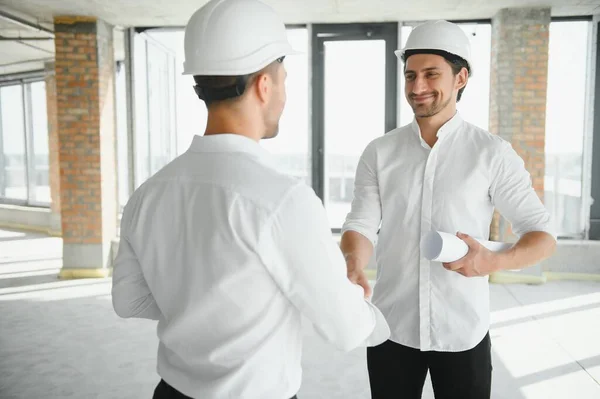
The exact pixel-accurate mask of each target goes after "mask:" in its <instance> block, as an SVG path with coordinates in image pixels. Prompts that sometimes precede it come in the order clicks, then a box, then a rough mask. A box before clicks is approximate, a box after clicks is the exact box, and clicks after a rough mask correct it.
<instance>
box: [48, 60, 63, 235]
mask: <svg viewBox="0 0 600 399" xmlns="http://www.w3.org/2000/svg"><path fill="white" fill-rule="evenodd" d="M54 69H55V66H54V62H47V63H46V64H45V71H46V76H45V81H46V112H47V114H48V146H49V150H50V151H49V162H48V163H49V171H48V173H49V178H50V198H51V203H50V227H49V231H48V233H49V234H50V235H52V236H61V235H62V231H61V230H62V227H61V221H60V164H59V159H58V158H59V157H58V149H59V147H58V119H57V114H56V74H55V70H54Z"/></svg>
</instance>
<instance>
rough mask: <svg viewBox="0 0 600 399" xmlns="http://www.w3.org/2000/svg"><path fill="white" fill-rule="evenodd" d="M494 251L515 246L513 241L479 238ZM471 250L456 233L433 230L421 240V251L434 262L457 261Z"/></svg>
mask: <svg viewBox="0 0 600 399" xmlns="http://www.w3.org/2000/svg"><path fill="white" fill-rule="evenodd" d="M477 241H479V243H480V244H481V245H483V246H484V247H486V248H487V249H489V250H490V251H493V252H501V251H504V250H506V249H509V248H510V247H512V246H513V244H511V243H506V242H497V241H487V240H479V239H478V240H477ZM467 252H469V246H468V245H467V243H465V242H464V241H463V240H461V239H460V238H458V237H457V236H455V235H454V234H449V233H444V232H441V231H436V230H432V231H430V232H429V233H427V234H426V235H425V237H423V239H422V241H421V253H422V254H423V257H424V258H425V259H427V260H430V261H434V262H444V263H450V262H455V261H457V260H459V259H460V258H462V257H463V256H465V255H466V254H467Z"/></svg>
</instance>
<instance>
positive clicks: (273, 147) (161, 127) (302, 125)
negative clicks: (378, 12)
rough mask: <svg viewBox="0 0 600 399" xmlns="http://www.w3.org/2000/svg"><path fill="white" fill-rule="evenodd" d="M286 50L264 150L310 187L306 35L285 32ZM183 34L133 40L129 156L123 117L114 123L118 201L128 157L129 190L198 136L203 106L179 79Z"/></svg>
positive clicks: (187, 80) (120, 81)
mask: <svg viewBox="0 0 600 399" xmlns="http://www.w3.org/2000/svg"><path fill="white" fill-rule="evenodd" d="M288 36H289V40H290V42H291V44H292V46H293V47H294V48H295V49H297V50H299V51H301V52H302V54H300V55H294V56H290V57H288V58H286V60H285V66H286V69H287V71H288V78H287V81H286V86H287V99H288V100H287V101H288V102H287V105H286V109H285V111H284V114H283V116H282V118H281V123H280V129H279V130H280V133H279V136H278V137H277V138H275V139H272V140H265V141H263V142H262V143H261V144H262V145H264V147H266V148H267V149H268V150H269V151H270V152H272V153H273V154H274V155H275V157H276V158H277V162H278V164H279V167H280V169H281V170H283V171H285V172H286V173H288V174H290V175H293V176H296V177H298V178H300V179H303V180H305V181H306V182H307V183H309V184H310V178H311V174H310V170H311V168H310V159H311V158H310V129H309V116H308V115H309V99H308V93H309V81H308V76H309V73H308V70H309V63H308V42H309V38H308V32H307V29H305V28H291V29H289V30H288ZM183 42H184V32H183V30H181V29H151V30H146V31H144V32H143V33H136V34H135V35H134V39H133V54H132V57H133V71H132V72H133V73H132V75H133V76H132V88H133V93H132V94H133V105H134V106H133V117H134V123H133V127H134V151H133V154H128V153H126V152H125V151H127V144H126V141H127V132H126V130H127V126H126V125H125V124H124V123H125V119H124V118H126V117H127V115H126V114H125V113H123V114H122V115H121V116H120V117H119V120H120V121H121V123H120V124H119V126H120V128H119V131H120V133H119V135H118V140H119V143H118V148H119V200H120V203H121V205H124V204H125V203H126V201H127V198H128V197H129V195H130V194H131V193H130V187H129V185H128V184H127V183H128V181H129V178H130V175H128V174H127V170H128V169H127V160H128V157H131V156H133V159H134V165H135V167H134V177H135V179H134V180H135V187H137V186H139V185H140V184H142V183H143V182H144V181H145V180H146V179H147V178H148V177H150V176H151V175H153V174H154V173H156V172H157V171H158V170H159V169H160V168H161V167H163V166H164V165H165V164H166V163H167V162H169V161H170V160H172V159H173V158H175V156H177V155H179V154H181V153H183V152H184V151H186V150H187V149H188V148H189V146H190V143H191V141H192V138H193V137H194V135H202V134H204V130H205V128H206V118H207V111H206V106H205V105H204V103H203V102H202V101H200V100H199V99H198V97H197V96H196V94H195V92H194V89H193V86H194V81H193V79H192V77H191V76H187V75H182V72H183V62H184V59H185V55H184V48H183ZM124 88H125V76H124V75H123V74H122V73H119V74H118V75H117V93H118V94H119V97H120V98H121V100H122V101H121V102H120V104H121V105H120V108H121V107H124V106H125V102H124V101H125V96H124V94H123V90H124Z"/></svg>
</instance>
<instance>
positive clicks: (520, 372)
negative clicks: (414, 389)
mask: <svg viewBox="0 0 600 399" xmlns="http://www.w3.org/2000/svg"><path fill="white" fill-rule="evenodd" d="M60 266H61V241H60V239H57V238H48V237H45V236H42V235H35V234H25V233H20V232H14V231H8V230H0V399H12V398H19V399H20V398H25V399H37V398H48V399H54V398H77V399H84V398H106V399H109V398H111V399H112V398H150V397H151V392H152V390H153V387H154V385H155V384H156V382H157V381H158V376H157V375H156V372H155V366H156V360H155V358H154V356H155V350H156V345H157V339H156V336H155V330H154V327H155V325H154V322H150V321H145V320H121V319H119V318H118V317H116V316H115V315H114V313H113V312H112V308H111V301H110V280H107V279H99V280H77V281H59V280H57V279H56V274H57V271H58V269H59V268H60ZM491 302H492V308H493V314H492V319H493V326H492V330H491V335H492V340H493V352H494V385H493V397H494V398H498V399H499V398H506V399H554V398H557V399H558V398H561V399H562V398H569V399H570V398H576V399H588V398H589V399H592V398H596V399H598V398H600V284H598V283H591V282H590V283H584V282H554V283H547V284H545V285H542V286H525V285H492V295H491ZM305 338H306V340H305V350H304V358H303V364H304V379H303V385H302V388H301V390H300V392H299V395H298V396H299V397H300V399H321V398H322V399H338V398H339V399H342V398H344V399H353V398H357V399H363V398H365V399H366V398H369V387H368V383H367V374H366V365H365V351H364V349H360V350H356V351H353V352H351V353H347V354H345V353H340V352H338V351H336V350H334V349H332V348H331V347H330V346H328V345H327V344H325V343H324V342H323V341H322V340H321V339H320V338H319V337H317V336H316V335H315V334H314V332H313V331H312V328H311V327H310V326H306V327H305ZM423 398H433V393H432V390H431V386H430V383H429V381H428V382H427V383H426V387H425V392H424V394H423Z"/></svg>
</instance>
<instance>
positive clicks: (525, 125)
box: [489, 8, 550, 240]
mask: <svg viewBox="0 0 600 399" xmlns="http://www.w3.org/2000/svg"><path fill="white" fill-rule="evenodd" d="M549 26H550V9H549V8H535V9H531V8H518V9H504V10H501V11H499V12H498V13H497V14H496V15H495V16H494V18H493V19H492V55H491V57H492V59H491V71H490V78H491V82H490V125H489V126H490V131H491V132H492V133H494V134H498V135H499V136H501V137H502V138H504V139H505V140H507V141H509V142H511V143H512V145H513V148H514V149H515V150H516V151H517V153H518V154H519V155H520V156H521V157H522V158H523V160H524V162H525V166H526V168H527V170H528V171H529V173H530V174H531V179H532V183H533V186H534V188H535V190H536V192H537V193H538V195H539V196H540V198H542V199H543V195H544V173H545V157H544V146H545V131H546V91H547V82H548V42H549ZM510 236H511V233H510V226H509V224H508V223H507V222H506V221H504V220H503V219H502V218H501V217H499V215H498V214H496V215H495V217H494V222H493V223H492V226H491V237H492V239H496V240H505V239H510Z"/></svg>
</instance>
